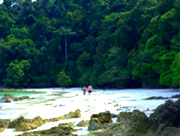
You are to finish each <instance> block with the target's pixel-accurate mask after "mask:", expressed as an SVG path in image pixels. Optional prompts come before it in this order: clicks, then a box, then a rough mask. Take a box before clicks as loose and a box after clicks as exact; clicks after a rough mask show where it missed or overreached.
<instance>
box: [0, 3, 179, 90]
mask: <svg viewBox="0 0 180 136" xmlns="http://www.w3.org/2000/svg"><path fill="white" fill-rule="evenodd" d="M13 2H16V4H14V5H12V3H13ZM179 18H180V1H179V0H87V1H86V0H37V1H36V2H31V1H30V0H26V1H25V0H16V1H15V0H5V1H4V3H3V4H1V5H0V54H1V56H0V78H1V79H2V80H0V85H7V86H10V87H51V86H57V85H60V86H65V87H67V86H84V85H89V84H91V85H93V86H94V87H103V88H112V87H114V88H123V87H126V88H129V87H177V88H178V87H180V84H179V80H180V76H179V75H180V74H179V72H180V71H179V67H180V66H179V65H180V64H179V62H180V60H179V56H180V54H179V51H180V23H179ZM59 69H63V70H62V71H60V72H59Z"/></svg>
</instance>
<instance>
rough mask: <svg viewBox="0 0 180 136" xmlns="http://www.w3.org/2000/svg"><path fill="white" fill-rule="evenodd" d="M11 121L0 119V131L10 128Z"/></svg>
mask: <svg viewBox="0 0 180 136" xmlns="http://www.w3.org/2000/svg"><path fill="white" fill-rule="evenodd" d="M9 123H10V120H9V119H0V132H3V131H4V130H5V129H6V128H8V126H9Z"/></svg>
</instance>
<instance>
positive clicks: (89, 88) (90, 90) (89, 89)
mask: <svg viewBox="0 0 180 136" xmlns="http://www.w3.org/2000/svg"><path fill="white" fill-rule="evenodd" d="M92 90H93V88H92V86H91V85H89V86H88V94H89V95H90V94H91V93H92Z"/></svg>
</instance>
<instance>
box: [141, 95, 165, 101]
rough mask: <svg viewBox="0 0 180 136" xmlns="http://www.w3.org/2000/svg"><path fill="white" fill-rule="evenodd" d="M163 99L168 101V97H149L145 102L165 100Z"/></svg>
mask: <svg viewBox="0 0 180 136" xmlns="http://www.w3.org/2000/svg"><path fill="white" fill-rule="evenodd" d="M163 99H168V97H162V96H152V97H149V98H145V99H144V100H163Z"/></svg>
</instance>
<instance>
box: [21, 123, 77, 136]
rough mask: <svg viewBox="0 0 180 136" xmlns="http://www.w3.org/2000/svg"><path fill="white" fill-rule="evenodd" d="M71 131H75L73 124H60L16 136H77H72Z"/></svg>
mask: <svg viewBox="0 0 180 136" xmlns="http://www.w3.org/2000/svg"><path fill="white" fill-rule="evenodd" d="M73 131H75V130H74V129H73V123H62V124H59V125H58V126H57V127H52V128H51V129H48V130H42V131H33V132H28V133H23V134H22V135H18V136H77V135H74V134H72V132H73Z"/></svg>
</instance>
